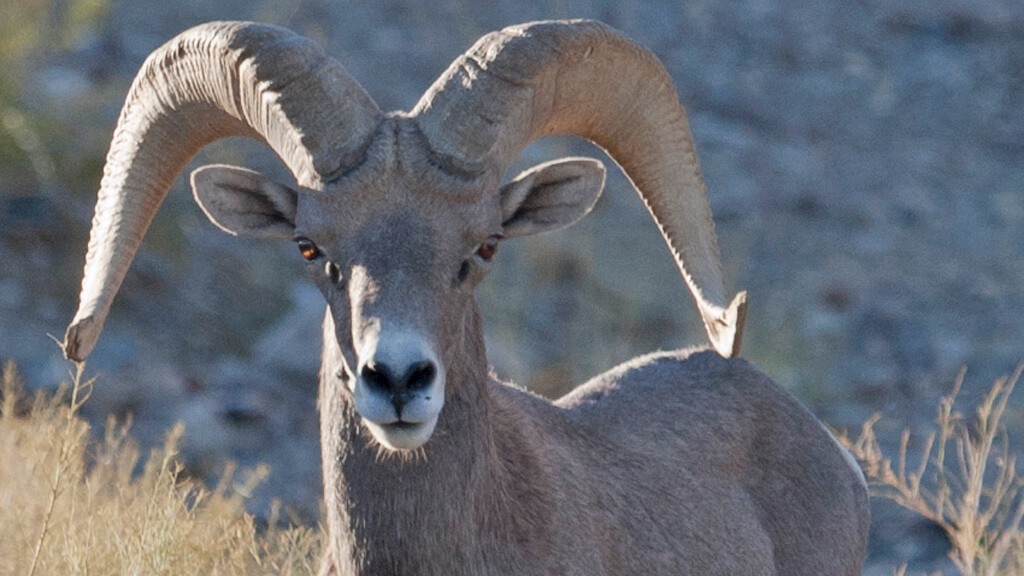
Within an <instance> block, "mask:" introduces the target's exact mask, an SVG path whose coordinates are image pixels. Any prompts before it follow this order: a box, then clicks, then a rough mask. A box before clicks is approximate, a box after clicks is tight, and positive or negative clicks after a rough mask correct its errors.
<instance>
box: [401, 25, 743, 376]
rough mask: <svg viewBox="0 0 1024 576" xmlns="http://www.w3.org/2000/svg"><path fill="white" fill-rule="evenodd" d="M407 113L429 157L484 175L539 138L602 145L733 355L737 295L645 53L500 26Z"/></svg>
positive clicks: (589, 30)
mask: <svg viewBox="0 0 1024 576" xmlns="http://www.w3.org/2000/svg"><path fill="white" fill-rule="evenodd" d="M412 115H413V116H416V117H417V120H418V122H419V125H420V128H421V130H422V131H423V133H424V134H425V135H426V137H427V140H428V141H429V142H430V146H431V148H432V149H433V151H434V153H435V154H436V155H438V156H440V157H442V158H448V159H449V163H450V164H452V165H456V166H458V165H461V166H477V167H480V166H483V167H491V168H493V169H495V170H497V171H498V176H499V177H500V176H501V175H502V174H504V172H505V171H506V170H507V169H508V168H509V166H510V165H511V164H512V162H514V161H515V159H516V158H517V157H518V156H519V154H520V152H521V151H522V150H523V148H525V147H526V146H527V145H528V144H529V143H530V142H532V141H534V140H536V139H537V138H540V137H541V136H544V135H547V134H554V133H560V134H571V135H576V136H581V137H583V138H587V139H588V140H591V141H592V142H594V143H595V144H597V145H598V146H600V147H602V148H603V149H604V150H605V151H607V152H608V155H609V156H611V157H612V159H614V160H615V162H616V163H618V164H619V166H620V167H621V168H622V170H623V172H625V173H626V175H627V177H628V178H629V179H630V181H631V182H632V184H633V186H634V187H635V188H636V190H637V193H638V194H639V195H640V197H641V198H642V199H643V201H644V203H645V204H646V206H647V208H648V209H649V211H650V213H651V216H652V217H653V218H654V221H655V222H656V223H657V225H658V228H659V229H660V230H661V233H662V236H663V237H664V239H665V242H666V244H668V247H669V250H670V251H671V252H672V255H673V257H674V258H675V260H676V264H677V265H678V267H679V270H680V272H681V273H682V275H683V277H684V278H685V279H686V282H687V284H688V285H689V288H690V292H691V293H692V295H693V298H694V300H695V301H696V303H697V307H698V309H699V311H700V314H701V318H702V320H703V322H704V327H705V330H706V331H707V334H708V337H709V339H710V341H711V344H712V345H713V346H714V348H715V350H717V351H718V353H719V354H721V355H722V356H725V357H732V356H736V355H738V354H739V352H740V346H741V344H742V335H743V321H744V319H745V316H746V293H745V292H741V293H739V294H737V295H736V297H735V298H734V299H733V300H732V302H731V303H728V304H727V303H726V300H725V289H724V288H723V286H722V274H721V264H720V261H719V254H718V242H717V240H716V238H715V228H714V222H713V220H712V218H711V207H710V205H709V204H708V199H707V192H706V189H705V187H704V181H703V179H702V178H701V175H700V165H699V163H698V161H697V152H696V149H695V147H694V143H693V136H692V135H691V134H690V127H689V123H688V122H687V119H686V112H685V111H684V110H683V107H682V106H681V105H680V103H679V97H678V96H677V95H676V91H675V88H674V87H673V85H672V80H671V78H670V77H669V75H668V73H667V72H666V71H665V68H664V66H662V65H661V63H660V62H659V61H658V59H657V58H656V57H655V56H654V55H653V54H651V53H650V52H648V51H647V50H645V49H644V48H642V47H640V46H638V45H637V44H635V43H634V42H632V41H631V40H629V39H628V38H626V37H624V36H623V35H622V34H620V33H618V32H616V31H615V30H613V29H611V28H609V27H608V26H606V25H604V24H601V23H599V22H594V21H586V20H571V21H547V22H534V23H530V24H523V25H519V26H512V27H509V28H505V29H504V30H502V31H500V32H494V33H491V34H489V35H487V36H484V37H483V38H481V39H480V40H479V41H478V42H477V43H476V45H474V46H473V47H472V48H470V49H469V51H467V52H466V53H465V54H463V55H462V56H461V57H459V58H458V59H457V60H455V62H453V63H452V65H451V66H450V67H449V68H448V70H447V71H446V72H445V73H444V74H443V75H442V76H441V77H440V78H439V79H438V80H437V81H436V82H435V83H434V85H433V86H432V87H431V88H430V89H429V90H428V91H427V92H426V93H425V94H424V95H423V97H422V98H421V99H420V101H419V103H418V104H417V105H416V108H414V109H413V111H412ZM442 165H444V163H442Z"/></svg>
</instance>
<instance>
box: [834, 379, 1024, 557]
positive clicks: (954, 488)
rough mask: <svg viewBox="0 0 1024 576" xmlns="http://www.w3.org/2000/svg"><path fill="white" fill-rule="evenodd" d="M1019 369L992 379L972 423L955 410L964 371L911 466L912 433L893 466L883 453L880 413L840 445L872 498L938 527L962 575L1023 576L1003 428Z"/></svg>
mask: <svg viewBox="0 0 1024 576" xmlns="http://www.w3.org/2000/svg"><path fill="white" fill-rule="evenodd" d="M1022 370H1024V364H1022V365H1021V366H1019V367H1018V368H1017V370H1016V371H1015V372H1014V373H1013V374H1012V375H1011V376H1008V377H1004V378H1001V379H999V380H997V381H996V382H995V383H994V384H993V385H992V388H991V389H990V390H989V391H988V393H987V394H986V395H985V396H984V398H983V399H982V401H981V403H980V404H979V405H978V407H977V408H976V409H975V413H974V418H972V419H966V418H964V417H963V415H961V414H960V413H958V412H956V411H955V410H954V408H955V404H956V399H957V396H958V395H959V393H960V388H961V386H962V385H963V380H964V372H961V373H960V376H959V377H958V378H957V380H956V383H955V384H954V386H953V391H952V393H951V394H950V395H949V396H946V397H944V398H942V400H941V401H940V402H939V407H938V417H937V419H936V425H937V430H933V431H932V432H931V433H929V434H928V436H927V437H926V438H925V440H924V444H923V447H922V448H921V451H920V454H921V455H920V458H919V459H918V460H917V461H916V462H908V461H907V460H908V449H909V447H910V431H909V430H904V431H903V435H902V436H901V438H900V449H899V455H898V456H897V458H896V461H895V464H894V463H893V461H892V460H891V459H890V458H887V457H886V456H885V455H884V454H883V453H882V449H881V446H879V443H878V439H877V438H876V436H875V431H874V425H875V424H876V423H877V422H878V420H879V416H878V415H875V416H874V417H872V418H871V419H870V420H868V421H867V422H865V423H864V426H863V428H862V430H861V433H860V436H859V437H858V438H857V440H856V441H855V442H853V443H850V442H849V441H845V440H844V442H845V444H846V445H847V447H848V448H850V450H851V451H852V452H853V454H854V455H855V456H856V457H857V459H858V460H860V461H861V464H862V466H863V468H864V472H865V475H866V476H867V478H868V481H869V483H870V484H871V487H872V492H873V493H874V494H875V495H878V496H882V497H884V498H888V499H890V500H892V501H894V502H896V503H897V504H899V505H900V506H902V507H904V508H906V509H908V510H911V511H913V512H916V513H918V514H920V515H921V516H924V517H925V518H928V519H929V520H931V521H933V522H935V523H936V524H938V525H939V526H940V527H942V529H943V530H944V531H945V533H946V535H947V536H948V537H949V541H950V552H949V556H950V559H951V560H952V562H953V563H954V564H955V565H956V567H957V569H958V570H959V571H960V573H961V574H963V575H964V576H982V575H984V576H999V575H1004V574H1005V575H1020V574H1024V532H1022V528H1021V521H1022V520H1024V491H1022V488H1024V476H1021V475H1019V474H1018V473H1017V468H1016V458H1015V456H1014V455H1013V454H1012V453H1011V450H1010V441H1009V437H1008V436H1007V434H1006V428H1005V426H1003V425H1002V424H1000V421H1001V419H1002V418H1003V415H1004V414H1005V411H1006V406H1007V402H1008V400H1009V398H1010V395H1011V394H1012V393H1013V389H1014V386H1016V384H1017V381H1018V380H1019V379H1020V376H1021V372H1022ZM894 465H895V469H894ZM903 570H905V568H904V569H901V570H900V571H898V572H897V573H898V574H901V573H902V571H903Z"/></svg>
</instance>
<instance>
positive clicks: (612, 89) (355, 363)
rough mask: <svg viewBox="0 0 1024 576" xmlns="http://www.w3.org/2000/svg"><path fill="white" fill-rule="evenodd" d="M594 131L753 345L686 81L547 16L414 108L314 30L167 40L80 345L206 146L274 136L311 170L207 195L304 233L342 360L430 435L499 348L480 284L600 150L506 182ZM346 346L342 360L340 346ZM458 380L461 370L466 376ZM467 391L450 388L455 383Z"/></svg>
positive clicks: (421, 434)
mask: <svg viewBox="0 0 1024 576" xmlns="http://www.w3.org/2000/svg"><path fill="white" fill-rule="evenodd" d="M552 133H563V134H572V135H577V136H581V137H584V138H587V139H589V140H591V141H593V142H595V143H596V144H598V145H599V146H601V147H602V148H604V149H605V150H606V151H607V152H608V154H609V155H610V156H611V157H612V158H613V159H614V160H615V161H616V162H617V163H618V164H619V165H620V166H621V167H622V169H623V170H624V172H625V173H626V174H627V175H628V177H629V178H630V180H631V181H632V183H633V185H634V186H635V187H636V189H637V191H638V192H639V193H640V195H641V197H642V198H643V201H644V202H645V204H646V205H647V207H648V208H649V209H650V211H651V214H652V216H653V218H654V220H655V222H656V223H657V225H658V227H659V229H660V230H661V232H662V234H663V235H664V238H665V241H666V243H667V244H668V246H669V248H670V251H671V252H672V254H673V256H674V257H675V259H676V262H677V264H678V265H679V268H680V270H681V272H682V274H683V276H684V278H685V279H686V282H687V284H688V285H689V287H690V290H691V292H692V294H693V297H694V299H695V301H696V303H697V306H698V308H699V310H700V314H701V317H702V319H703V322H704V326H705V328H706V329H707V333H708V335H709V337H710V339H711V342H712V345H713V346H714V347H715V349H716V350H718V352H719V353H720V354H722V355H724V356H733V355H735V354H737V353H738V352H739V347H740V340H741V333H742V324H743V319H744V314H745V297H744V294H742V293H741V294H739V295H738V296H737V297H736V298H735V299H734V300H733V301H732V302H731V303H728V302H727V300H726V299H725V294H724V290H723V287H722V282H721V274H720V269H719V268H720V265H719V260H718V249H717V245H716V240H715V234H714V226H713V223H712V220H711V212H710V208H709V206H708V202H707V198H706V195H705V190H704V184H703V181H702V179H701V176H700V170H699V166H698V163H697V157H696V152H695V150H694V147H693V141H692V137H691V135H690V130H689V127H688V125H687V121H686V116H685V113H684V112H683V109H682V107H681V106H680V105H679V102H678V99H677V96H676V92H675V89H674V88H673V86H672V83H671V80H670V78H669V76H668V75H667V73H666V72H665V70H664V68H663V67H662V66H661V64H660V63H658V62H657V60H655V59H654V58H653V57H652V56H651V55H650V54H649V53H647V52H646V51H643V50H641V49H639V48H638V47H637V46H636V45H634V44H633V43H632V42H630V41H628V40H626V39H625V38H623V37H622V36H620V35H619V34H617V33H616V32H614V31H612V30H611V29H609V28H607V27H605V26H603V25H601V24H599V23H596V22H588V23H580V22H575V23H564V22H542V23H534V24H530V25H524V26H521V27H513V28H507V29H505V30H503V31H501V32H498V33H494V34H490V35H488V36H485V37H484V38H483V39H481V40H480V41H479V42H478V43H477V44H476V46H474V48H472V49H471V50H470V51H469V52H467V53H466V54H465V55H463V56H462V57H460V58H459V59H458V60H456V61H455V62H454V63H453V64H452V65H451V67H450V68H449V69H448V71H447V72H445V74H444V75H442V76H441V78H440V79H439V80H438V81H437V82H436V83H435V84H434V85H433V86H432V87H431V88H430V89H429V90H428V91H427V92H426V94H425V95H424V96H423V98H422V99H421V100H420V102H419V103H418V104H417V106H416V107H415V108H414V109H413V110H412V111H411V112H408V113H401V112H400V113H391V114H383V113H381V111H380V110H379V109H378V108H377V106H376V105H375V104H374V102H373V101H372V100H371V99H370V97H369V96H368V95H367V94H366V92H365V91H364V90H363V89H362V87H360V86H359V85H358V84H357V83H356V82H355V81H354V80H353V79H352V78H351V77H350V76H349V75H348V73H347V72H346V71H345V70H344V69H343V68H342V67H341V65H340V64H338V63H337V62H336V61H334V60H333V59H331V58H329V57H327V56H326V55H325V54H324V53H323V51H322V49H321V48H320V47H319V46H318V45H316V44H315V43H313V42H312V41H310V40H307V39H305V38H301V37H299V36H296V35H294V34H293V33H291V32H289V31H287V30H284V29H281V28H276V27H273V26H266V25H260V24H252V23H240V22H219V23H212V24H207V25H203V26H199V27H197V28H193V29H191V30H189V31H187V32H185V33H183V34H182V35H180V36H178V37H177V38H175V39H174V40H172V41H171V42H169V43H168V44H167V45H165V46H164V47H163V48H162V49H160V50H158V51H157V52H155V53H154V54H153V55H151V56H150V58H149V59H148V60H147V62H146V63H145V64H144V66H143V69H142V71H141V72H140V73H139V75H138V77H137V78H136V80H135V83H134V84H133V86H132V89H131V92H130V93H129V95H128V99H127V102H126V104H125V107H124V109H123V112H122V115H121V118H120V120H119V122H118V127H117V131H116V133H115V135H114V141H113V144H112V145H111V149H110V153H109V155H108V158H107V164H106V168H105V171H104V176H103V181H102V184H101V188H100V193H99V200H98V202H97V207H96V216H95V220H94V223H93V230H92V236H91V239H90V242H89V252H88V256H87V259H86V267H85V277H84V280H83V282H82V293H81V301H80V307H79V310H78V313H77V315H76V316H75V318H74V320H73V322H72V324H71V326H70V327H69V328H68V331H67V335H66V339H65V343H64V348H65V353H66V355H67V356H68V357H69V358H72V359H76V360H82V359H84V358H85V357H86V356H87V355H88V354H89V352H90V351H91V350H92V348H93V346H94V345H95V343H96V339H97V337H98V336H99V333H100V331H101V329H102V326H103V322H104V319H105V318H106V315H107V312H108V311H109V308H110V304H111V301H112V299H113V297H114V294H115V293H116V292H117V290H118V287H119V286H120V284H121V281H122V279H123V278H124V275H125V273H126V271H127V269H128V266H129V265H130V263H131V260H132V258H133V256H134V254H135V252H136V250H137V248H138V246H139V244H140V242H141V241H142V237H143V236H144V234H145V232H146V228H147V227H148V225H149V223H150V221H151V220H152V218H153V216H154V214H155V213H156V210H157V208H158V207H159V205H160V203H161V201H162V200H163V198H164V196H165V195H166V193H167V190H168V189H169V187H170V184H171V182H172V181H173V179H174V178H175V177H176V175H177V174H178V173H179V172H180V171H181V170H182V169H183V168H184V166H185V164H186V163H187V162H188V161H189V160H190V159H191V158H192V157H193V156H194V155H195V154H196V153H197V152H198V151H199V149H201V148H202V147H203V146H205V145H207V144H208V143H210V142H212V141H214V140H217V139H220V138H224V137H228V136H238V135H244V136H250V137H253V138H256V139H259V140H262V141H264V142H266V143H267V144H268V145H269V146H270V147H271V148H273V149H274V151H275V152H276V153H277V154H278V156H280V158H281V159H282V160H283V161H284V163H285V164H286V165H287V166H288V168H289V169H290V171H291V173H292V174H293V175H294V177H295V180H296V182H297V186H295V187H291V186H288V185H285V184H281V183H277V182H273V181H271V180H269V179H267V178H266V177H264V176H262V175H260V174H258V173H256V172H252V171H249V170H244V169H241V168H233V167H228V166H208V167H204V168H200V169H199V170H197V171H195V172H194V173H193V175H192V185H193V189H194V192H195V195H196V199H197V201H198V202H199V203H200V205H202V207H203V209H204V211H205V212H206V213H207V215H209V217H210V219H211V220H213V221H214V223H216V224H217V225H218V226H220V227H221V228H223V229H225V230H227V231H228V232H231V233H233V234H244V235H253V236H261V237H274V238H283V239H287V240H292V241H295V242H296V243H297V246H298V250H299V252H300V253H301V256H302V257H303V258H304V259H305V260H306V261H307V263H308V267H307V269H308V274H309V276H310V277H311V278H312V280H313V281H314V282H315V283H316V285H317V286H318V287H319V288H320V290H321V292H322V293H323V294H324V297H325V299H326V300H327V303H328V306H329V313H328V315H327V321H326V322H325V337H328V338H334V339H336V342H337V349H338V350H339V354H338V357H337V358H335V359H327V358H325V364H324V369H330V370H332V372H335V373H336V374H337V375H338V377H339V378H340V379H341V380H342V381H344V382H345V383H346V387H347V389H348V390H349V392H351V394H352V395H353V398H354V402H355V406H356V410H357V411H358V412H359V414H360V415H361V416H362V418H363V420H364V421H365V422H366V423H367V425H368V427H369V428H370V430H371V432H373V434H374V435H375V437H377V439H378V440H380V441H381V442H382V443H383V444H384V445H386V446H390V447H393V448H400V449H408V448H415V447H417V446H419V445H421V444H422V443H423V442H425V441H426V440H427V439H428V438H429V437H430V435H431V433H432V431H433V427H434V424H435V423H436V421H437V418H438V415H439V413H440V411H441V408H442V406H443V404H444V400H445V395H446V394H451V393H453V390H452V389H453V388H454V387H456V386H457V385H456V384H453V381H457V380H458V378H452V375H453V374H454V375H461V376H462V377H466V376H467V375H468V374H469V373H471V372H472V371H471V370H469V368H468V367H467V364H473V366H474V367H476V366H477V365H479V364H481V363H482V364H484V365H485V364H486V360H485V358H484V354H483V348H482V342H481V341H480V339H479V338H476V337H474V338H467V337H466V334H467V333H469V334H474V335H477V334H479V333H480V330H478V329H477V328H478V326H476V325H477V324H478V323H479V315H478V313H477V310H476V304H475V302H474V300H473V294H472V293H473V288H474V286H475V285H476V284H477V283H478V282H479V281H480V279H481V278H482V277H483V275H484V274H485V273H486V271H487V267H488V264H489V262H490V260H491V258H492V256H493V255H494V252H495V250H496V249H497V246H498V243H499V241H501V240H504V239H510V238H514V237H517V236H524V235H528V234H533V233H537V232H543V231H548V230H553V229H557V228H560V227H563V226H566V225H569V224H571V223H573V222H574V221H576V220H577V219H579V218H580V217H582V216H583V215H584V214H586V213H587V211H588V210H589V209H590V208H591V207H592V206H593V204H594V202H595V201H596V199H597V197H598V195H599V194H600V191H601V187H602V185H603V181H604V169H603V167H602V166H601V165H600V163H599V162H596V161H593V160H586V159H566V160H562V161H556V162H552V163H547V164H543V165H540V166H537V167H535V168H533V169H531V170H528V171H527V172H524V173H523V174H521V175H519V176H518V177H516V178H515V179H513V180H512V181H511V182H509V183H508V184H505V185H504V186H502V185H500V184H501V182H502V178H503V177H504V175H505V172H506V171H507V169H508V167H509V166H510V165H511V164H512V163H513V162H514V161H515V159H516V158H517V156H518V155H519V153H520V151H521V150H522V149H523V148H524V147H525V146H526V145H528V144H529V143H530V142H532V141H533V140H535V139H537V138H539V137H541V136H544V135H546V134H552ZM329 360H330V361H331V362H333V364H332V365H330V366H329V365H328V361H329ZM446 383H447V386H446ZM446 387H447V390H446Z"/></svg>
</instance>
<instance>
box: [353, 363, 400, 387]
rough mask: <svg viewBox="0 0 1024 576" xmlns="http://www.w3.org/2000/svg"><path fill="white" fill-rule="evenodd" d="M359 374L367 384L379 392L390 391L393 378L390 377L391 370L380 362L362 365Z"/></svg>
mask: <svg viewBox="0 0 1024 576" xmlns="http://www.w3.org/2000/svg"><path fill="white" fill-rule="evenodd" d="M360 374H361V376H362V377H363V380H364V381H365V382H366V385H367V386H369V387H370V388H373V389H376V390H378V391H380V392H389V393H390V392H391V390H392V388H393V387H394V379H393V378H392V377H391V371H390V370H388V369H387V367H385V366H384V365H382V364H378V365H376V366H370V365H366V366H363V369H362V370H361V371H360Z"/></svg>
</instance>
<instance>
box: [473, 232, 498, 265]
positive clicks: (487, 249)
mask: <svg viewBox="0 0 1024 576" xmlns="http://www.w3.org/2000/svg"><path fill="white" fill-rule="evenodd" d="M499 240H501V238H500V237H499V236H491V237H490V238H488V239H487V242H484V243H483V244H481V245H480V247H479V248H477V249H476V255H477V256H478V257H479V258H480V259H481V260H483V261H484V262H490V261H491V259H492V258H494V255H495V254H497V253H498V241H499Z"/></svg>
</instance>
